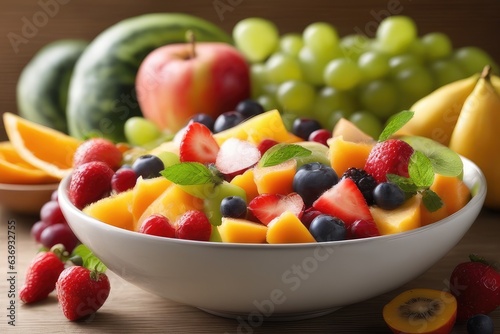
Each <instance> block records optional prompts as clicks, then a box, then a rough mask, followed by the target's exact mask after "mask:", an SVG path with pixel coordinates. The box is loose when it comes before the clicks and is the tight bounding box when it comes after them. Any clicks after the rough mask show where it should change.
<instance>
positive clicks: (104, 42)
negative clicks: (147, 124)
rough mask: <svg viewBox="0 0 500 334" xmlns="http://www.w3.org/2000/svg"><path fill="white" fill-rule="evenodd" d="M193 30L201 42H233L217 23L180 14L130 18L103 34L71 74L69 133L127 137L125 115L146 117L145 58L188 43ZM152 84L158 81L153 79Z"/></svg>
mask: <svg viewBox="0 0 500 334" xmlns="http://www.w3.org/2000/svg"><path fill="white" fill-rule="evenodd" d="M189 30H191V31H193V32H194V34H195V36H196V40H197V41H200V42H206V41H219V42H225V43H231V38H230V36H229V35H228V34H227V33H225V32H224V31H223V30H222V29H220V28H218V27H217V26H216V25H214V24H212V23H210V22H208V21H206V20H203V19H201V18H198V17H195V16H191V15H186V14H178V13H153V14H145V15H140V16H136V17H132V18H128V19H125V20H122V21H120V22H118V23H116V24H114V25H113V26H111V27H109V28H107V29H106V30H104V31H103V32H102V33H100V34H99V35H98V36H97V37H96V38H95V39H94V40H93V41H92V42H91V43H90V44H89V46H88V47H87V48H86V49H85V51H84V52H83V54H82V55H81V57H80V59H79V60H78V63H77V65H76V66H75V70H74V72H73V75H72V77H71V82H70V88H69V92H68V94H69V95H68V109H67V115H68V127H69V133H70V134H71V135H72V136H75V137H77V138H86V137H89V136H96V135H97V136H102V137H105V138H108V139H110V140H112V141H114V142H120V141H125V135H124V123H125V122H126V120H127V118H130V117H133V116H141V115H142V113H141V110H140V107H139V105H138V104H137V101H136V100H135V99H136V93H135V79H136V74H137V71H138V69H139V66H140V65H141V62H142V61H143V60H144V58H145V57H146V56H147V55H148V54H149V53H150V52H151V51H153V50H154V49H156V48H158V47H161V46H164V45H167V44H171V43H182V42H184V41H185V40H186V32H187V31H189ZM117 78H119V79H117ZM150 83H153V84H154V78H153V81H152V82H150Z"/></svg>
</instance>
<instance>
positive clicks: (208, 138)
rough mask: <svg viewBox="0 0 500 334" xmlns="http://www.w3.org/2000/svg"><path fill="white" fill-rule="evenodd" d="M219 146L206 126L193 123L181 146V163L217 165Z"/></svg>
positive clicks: (189, 126) (187, 128)
mask: <svg viewBox="0 0 500 334" xmlns="http://www.w3.org/2000/svg"><path fill="white" fill-rule="evenodd" d="M218 152H219V144H217V142H216V141H215V139H214V137H213V135H212V132H211V131H210V129H209V128H207V127H206V126H205V125H203V124H201V123H198V122H191V123H189V124H188V125H187V126H186V129H185V130H184V134H183V136H182V139H181V142H180V146H179V156H180V160H181V162H185V161H192V162H200V163H203V164H210V163H215V159H216V158H217V153H218Z"/></svg>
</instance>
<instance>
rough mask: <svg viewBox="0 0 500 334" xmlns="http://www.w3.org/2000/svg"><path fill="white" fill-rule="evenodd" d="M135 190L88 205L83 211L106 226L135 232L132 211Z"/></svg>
mask: <svg viewBox="0 0 500 334" xmlns="http://www.w3.org/2000/svg"><path fill="white" fill-rule="evenodd" d="M133 198H134V190H128V191H124V192H121V193H118V194H115V195H111V196H109V197H105V198H103V199H101V200H99V201H97V202H94V203H92V204H90V205H87V206H86V207H85V208H84V209H83V210H82V211H83V212H84V213H85V214H87V215H89V216H91V217H93V218H95V219H97V220H100V221H102V222H104V223H106V224H109V225H113V226H116V227H120V228H123V229H126V230H129V231H133V230H134V217H133V215H132V212H131V211H130V207H131V203H133Z"/></svg>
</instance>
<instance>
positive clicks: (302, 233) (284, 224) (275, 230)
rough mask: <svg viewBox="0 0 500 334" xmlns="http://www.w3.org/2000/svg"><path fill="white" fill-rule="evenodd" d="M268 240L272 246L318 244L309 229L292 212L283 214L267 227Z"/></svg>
mask: <svg viewBox="0 0 500 334" xmlns="http://www.w3.org/2000/svg"><path fill="white" fill-rule="evenodd" d="M266 240H267V242H268V243H270V244H286V243H306V242H316V240H315V239H314V237H313V236H312V234H311V233H310V232H309V230H308V229H307V227H306V226H305V225H304V224H303V223H302V222H301V221H300V219H299V218H298V217H297V216H296V215H295V214H294V213H293V212H290V211H285V212H283V213H282V214H281V215H280V216H279V217H276V218H275V219H273V220H272V221H271V222H270V223H269V225H267V235H266Z"/></svg>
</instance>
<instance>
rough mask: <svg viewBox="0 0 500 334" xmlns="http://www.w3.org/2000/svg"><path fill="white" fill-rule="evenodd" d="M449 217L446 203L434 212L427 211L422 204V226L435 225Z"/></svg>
mask: <svg viewBox="0 0 500 334" xmlns="http://www.w3.org/2000/svg"><path fill="white" fill-rule="evenodd" d="M447 216H448V208H447V207H446V204H445V203H443V206H442V207H441V208H439V209H437V210H436V211H432V212H431V211H429V210H427V208H426V207H425V205H424V203H423V202H422V203H421V204H420V224H421V225H422V226H425V225H429V224H432V223H435V222H437V221H438V220H441V219H443V218H446V217H447Z"/></svg>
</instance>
